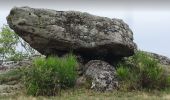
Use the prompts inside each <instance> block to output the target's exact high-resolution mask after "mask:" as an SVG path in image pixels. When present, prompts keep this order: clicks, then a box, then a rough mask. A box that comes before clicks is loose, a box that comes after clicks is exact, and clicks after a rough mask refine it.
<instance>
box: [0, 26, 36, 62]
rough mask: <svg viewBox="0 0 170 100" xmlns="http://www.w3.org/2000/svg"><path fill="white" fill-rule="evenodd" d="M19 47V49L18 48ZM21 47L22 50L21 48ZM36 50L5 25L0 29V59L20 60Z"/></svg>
mask: <svg viewBox="0 0 170 100" xmlns="http://www.w3.org/2000/svg"><path fill="white" fill-rule="evenodd" d="M19 48H20V49H19ZM21 49H22V50H21ZM36 53H37V52H36V51H35V50H34V49H33V48H31V47H30V46H29V45H28V43H26V42H25V41H24V40H23V39H22V38H20V37H19V36H18V35H17V34H16V33H15V32H14V31H12V30H11V29H10V28H9V27H8V26H7V25H4V26H3V27H2V29H1V31H0V60H7V59H10V60H14V61H16V60H21V59H22V58H23V57H28V56H30V55H34V54H36Z"/></svg>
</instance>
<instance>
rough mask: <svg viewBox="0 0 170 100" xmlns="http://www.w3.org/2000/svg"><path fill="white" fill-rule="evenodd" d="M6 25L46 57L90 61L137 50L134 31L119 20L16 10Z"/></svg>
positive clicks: (38, 10) (63, 13)
mask: <svg viewBox="0 0 170 100" xmlns="http://www.w3.org/2000/svg"><path fill="white" fill-rule="evenodd" d="M7 22H8V24H9V26H10V27H11V28H12V29H13V30H14V31H15V32H16V33H17V34H18V35H19V36H20V37H22V38H23V39H24V40H25V41H27V42H28V43H29V44H30V46H31V47H33V48H34V49H36V50H38V51H39V52H40V53H42V54H45V55H54V54H55V55H59V56H60V55H63V54H66V53H68V52H70V51H72V52H73V53H74V54H77V55H81V56H87V57H99V58H100V57H115V56H119V57H124V56H131V55H133V54H134V51H135V50H136V45H135V43H134V42H133V33H132V31H131V29H130V28H129V26H128V25H127V24H125V23H124V22H123V21H122V20H120V19H110V18H106V17H99V16H95V15H91V14H88V13H82V12H78V11H55V10H49V9H34V8H30V7H14V8H13V9H12V10H11V11H10V14H9V15H8V17H7Z"/></svg>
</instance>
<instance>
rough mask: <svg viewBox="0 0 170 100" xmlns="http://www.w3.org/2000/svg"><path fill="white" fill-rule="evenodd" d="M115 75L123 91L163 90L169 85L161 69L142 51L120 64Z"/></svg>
mask: <svg viewBox="0 0 170 100" xmlns="http://www.w3.org/2000/svg"><path fill="white" fill-rule="evenodd" d="M117 75H118V79H119V80H120V83H121V85H120V88H121V89H123V90H129V89H138V90H139V89H164V88H166V87H168V86H169V85H170V78H169V76H167V75H165V73H164V69H163V67H162V66H160V64H159V63H158V61H157V60H155V59H154V58H153V57H152V56H150V55H148V54H146V53H144V52H142V51H138V52H137V53H136V54H135V55H133V56H132V57H129V58H127V59H126V60H124V61H122V62H120V63H119V64H118V65H117ZM122 87H123V88H122Z"/></svg>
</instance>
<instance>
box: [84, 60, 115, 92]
mask: <svg viewBox="0 0 170 100" xmlns="http://www.w3.org/2000/svg"><path fill="white" fill-rule="evenodd" d="M85 68H86V72H85V76H86V77H87V78H89V79H90V80H91V82H92V83H91V88H92V89H94V90H97V91H112V90H113V89H115V88H117V86H118V80H117V78H116V70H115V68H114V67H113V66H111V65H110V64H108V63H107V62H104V61H101V60H91V61H90V62H88V63H87V64H86V65H85Z"/></svg>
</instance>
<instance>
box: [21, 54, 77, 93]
mask: <svg viewBox="0 0 170 100" xmlns="http://www.w3.org/2000/svg"><path fill="white" fill-rule="evenodd" d="M77 66H78V62H77V60H76V57H75V56H73V55H72V54H69V55H67V56H65V57H63V58H58V57H54V56H50V57H48V58H47V59H45V58H37V59H35V60H34V61H33V66H32V67H30V68H29V69H27V70H26V71H24V72H25V74H24V83H25V87H26V90H27V93H28V94H30V95H34V96H38V95H47V96H53V95H57V94H58V92H59V91H60V89H63V88H69V87H73V86H74V84H75V81H76V78H77V72H76V67H77Z"/></svg>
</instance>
